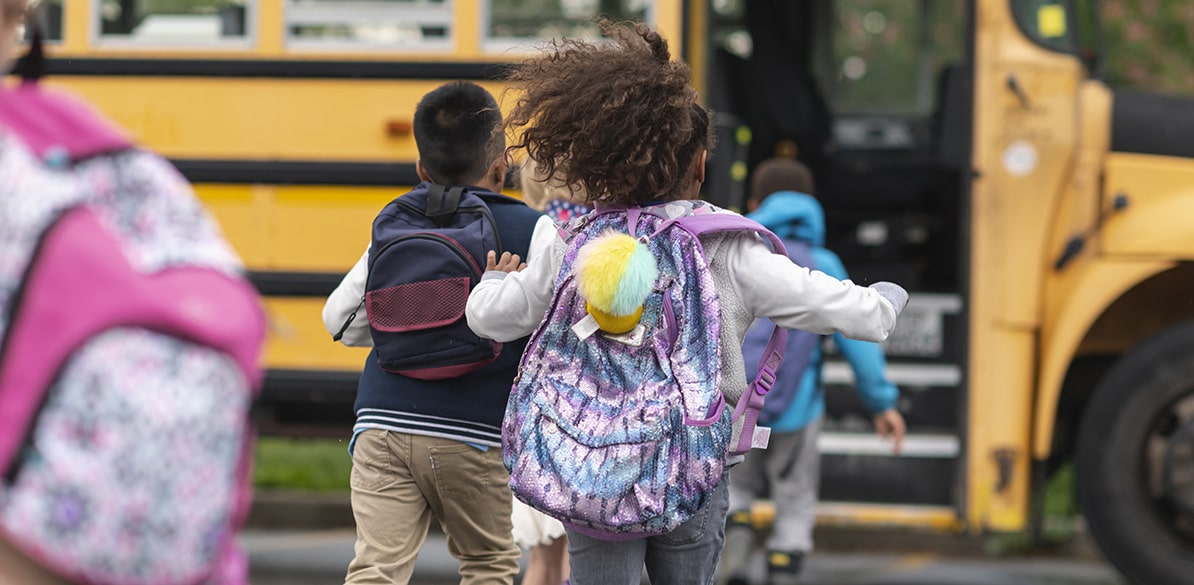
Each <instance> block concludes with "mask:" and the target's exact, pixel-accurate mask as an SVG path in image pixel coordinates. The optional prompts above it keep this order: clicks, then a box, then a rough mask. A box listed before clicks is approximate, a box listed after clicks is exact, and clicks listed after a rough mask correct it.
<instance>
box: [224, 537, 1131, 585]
mask: <svg viewBox="0 0 1194 585" xmlns="http://www.w3.org/2000/svg"><path fill="white" fill-rule="evenodd" d="M354 538H355V534H354V532H353V531H352V530H344V529H339V530H327V531H314V532H310V531H297V532H296V531H249V532H247V533H245V534H244V535H242V538H241V541H242V543H243V544H244V546H245V549H246V551H247V552H248V554H249V559H250V567H251V568H252V571H253V583H254V585H314V584H316V583H322V584H326V583H338V582H341V581H342V580H343V578H344V570H345V568H346V567H347V566H348V562H349V561H350V560H351V559H352V555H353V550H352V547H353V542H354ZM755 560H756V563H755V565H754V567H753V569H754V570H753V572H754V574H755V578H756V580H759V582H761V579H762V576H763V575H762V573H763V569H764V567H763V564H762V563H763V559H762V556H761V555H760V556H759V557H757V558H756V559H755ZM525 561H526V559H525V557H524V559H523V562H524V566H525ZM456 567H457V564H456V560H455V559H454V558H452V556H451V555H450V554H449V553H448V550H447V545H446V542H445V539H444V536H443V535H442V534H440V533H438V532H433V533H432V534H430V535H429V536H428V539H427V543H426V544H425V545H424V547H423V550H422V551H421V552H420V554H419V558H418V560H417V561H416V563H415V577H414V581H413V583H414V584H415V585H441V584H448V583H456V582H457V581H458V579H459V577H458V575H457V572H456ZM805 577H806V579H805V582H806V583H807V584H808V585H830V584H833V585H1122V584H1121V582H1120V581H1119V580H1118V578H1117V577H1116V575H1115V574H1114V572H1113V571H1112V570H1111V569H1110V568H1108V567H1107V566H1106V565H1105V564H1103V563H1099V562H1091V561H1079V560H1070V559H1049V558H1019V559H1016V558H1005V559H974V558H955V557H947V556H944V555H942V554H941V553H940V552H936V551H934V552H928V551H922V552H920V553H904V554H892V553H878V552H874V553H872V552H867V553H860V552H853V553H843V552H834V551H825V550H818V551H817V552H816V553H814V554H813V555H812V556H811V557H810V559H809V561H808V564H807V565H806V570H805ZM643 583H644V584H646V583H648V582H647V580H646V579H645V578H644V580H643Z"/></svg>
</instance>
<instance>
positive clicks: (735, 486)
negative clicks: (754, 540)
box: [730, 418, 821, 553]
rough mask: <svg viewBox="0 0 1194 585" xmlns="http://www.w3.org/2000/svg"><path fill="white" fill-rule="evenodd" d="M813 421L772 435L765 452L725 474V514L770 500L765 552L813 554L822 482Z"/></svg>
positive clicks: (818, 428) (817, 432)
mask: <svg viewBox="0 0 1194 585" xmlns="http://www.w3.org/2000/svg"><path fill="white" fill-rule="evenodd" d="M820 435H821V419H820V418H818V419H816V420H814V421H813V422H811V423H809V424H808V426H806V427H804V428H803V429H800V430H798V431H795V432H791V433H775V432H773V433H771V440H770V443H769V444H768V446H767V448H766V449H754V450H752V451H751V452H750V453H747V454H746V460H745V461H743V462H742V463H740V464H738V465H736V466H734V467H733V469H731V470H730V514H731V515H733V513H734V512H736V511H739V510H747V509H750V506H751V504H752V503H754V501H755V500H758V499H762V498H768V497H770V499H771V501H772V502H773V503H774V504H775V524H774V526H773V527H772V530H771V536H769V537H768V538H767V550H770V551H787V552H791V551H800V552H805V553H807V552H809V551H812V550H813V524H814V523H815V522H816V517H817V489H818V488H819V487H820V483H821V455H820V453H819V452H818V451H817V438H818V437H819V436H820Z"/></svg>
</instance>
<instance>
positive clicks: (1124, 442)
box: [1075, 321, 1194, 585]
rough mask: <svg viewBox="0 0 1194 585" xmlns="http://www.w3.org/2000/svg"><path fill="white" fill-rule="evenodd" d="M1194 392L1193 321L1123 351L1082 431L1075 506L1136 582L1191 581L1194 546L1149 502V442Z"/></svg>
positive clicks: (1193, 581)
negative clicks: (1161, 421)
mask: <svg viewBox="0 0 1194 585" xmlns="http://www.w3.org/2000/svg"><path fill="white" fill-rule="evenodd" d="M1191 393H1194V321H1192V322H1184V323H1180V324H1178V325H1174V326H1172V327H1169V328H1167V329H1165V330H1163V331H1162V332H1160V333H1158V334H1156V335H1154V336H1153V337H1152V338H1150V339H1148V340H1146V341H1145V342H1144V343H1142V344H1140V345H1138V346H1137V347H1135V348H1133V349H1132V350H1131V351H1129V352H1128V353H1126V354H1125V355H1124V356H1123V357H1122V358H1121V359H1120V360H1119V361H1118V362H1116V364H1115V365H1114V366H1112V368H1111V370H1110V371H1108V373H1107V375H1106V376H1105V377H1103V379H1102V381H1101V382H1100V383H1099V384H1098V386H1097V387H1096V388H1095V391H1094V395H1093V397H1092V398H1091V401H1090V403H1089V404H1088V406H1087V408H1086V412H1085V414H1084V415H1083V418H1082V426H1081V428H1080V430H1079V435H1078V445H1077V451H1076V461H1075V467H1076V475H1077V483H1078V485H1077V488H1078V501H1079V504H1080V506H1081V509H1082V511H1083V514H1084V515H1085V517H1086V522H1087V524H1088V526H1089V528H1090V532H1091V535H1092V536H1093V537H1094V540H1095V542H1096V543H1097V544H1098V545H1099V548H1100V549H1101V550H1102V552H1103V554H1104V555H1105V556H1106V557H1107V559H1108V560H1109V561H1110V562H1111V564H1112V565H1114V566H1115V567H1116V568H1117V569H1119V571H1120V572H1122V573H1123V574H1124V576H1126V577H1127V578H1128V579H1129V580H1130V581H1131V582H1132V583H1135V584H1136V585H1160V584H1162V583H1166V584H1172V585H1179V584H1194V545H1192V544H1191V543H1190V542H1189V541H1187V540H1183V539H1182V537H1181V536H1180V535H1178V534H1175V533H1174V530H1173V529H1171V528H1170V527H1168V526H1166V525H1165V524H1164V522H1163V521H1162V519H1161V515H1160V514H1159V512H1158V510H1157V508H1156V507H1155V504H1154V503H1153V502H1151V501H1150V497H1149V495H1148V491H1147V486H1146V482H1147V481H1148V479H1147V477H1146V475H1145V474H1146V473H1147V470H1148V469H1149V467H1148V465H1149V461H1148V460H1147V459H1148V458H1147V457H1146V455H1145V442H1146V440H1147V439H1148V438H1149V437H1150V436H1151V433H1152V432H1153V428H1154V426H1155V425H1156V422H1157V421H1158V420H1159V417H1160V416H1161V415H1163V414H1165V413H1167V412H1168V411H1169V409H1170V407H1171V406H1172V405H1173V404H1174V403H1175V402H1176V401H1178V400H1179V399H1181V398H1182V397H1183V396H1188V395H1190V394H1191Z"/></svg>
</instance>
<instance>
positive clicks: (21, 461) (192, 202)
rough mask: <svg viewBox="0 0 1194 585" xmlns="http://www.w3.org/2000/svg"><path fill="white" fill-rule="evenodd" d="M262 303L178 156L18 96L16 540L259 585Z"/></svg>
mask: <svg viewBox="0 0 1194 585" xmlns="http://www.w3.org/2000/svg"><path fill="white" fill-rule="evenodd" d="M264 335H265V326H264V315H263V312H262V309H261V306H260V303H259V298H258V296H257V293H256V291H255V290H254V289H253V288H252V286H251V285H249V284H248V282H247V281H246V280H245V279H244V278H243V275H242V268H241V265H240V263H239V260H238V259H237V257H236V255H235V253H234V252H233V251H232V249H231V248H230V247H229V246H228V244H227V243H226V242H225V240H224V239H223V237H222V236H221V235H220V232H219V229H218V227H217V225H216V223H215V222H214V221H213V220H212V219H211V217H210V216H208V214H207V213H206V212H205V211H204V209H203V208H202V207H201V205H200V203H199V202H198V200H197V199H196V198H195V197H194V194H193V193H192V191H191V188H190V186H189V185H188V184H187V183H186V181H185V180H183V178H182V177H181V176H180V175H179V174H178V173H177V171H175V170H174V169H173V167H171V166H170V165H169V164H168V163H167V162H166V161H164V160H162V159H161V158H159V157H157V156H155V155H153V154H150V153H148V152H146V151H144V150H141V149H139V148H136V147H134V146H131V145H130V143H129V141H128V140H127V139H126V138H125V137H124V135H123V134H122V133H121V132H119V131H118V130H116V129H114V128H113V127H112V126H110V125H109V124H108V123H107V122H105V121H103V120H101V119H99V118H98V117H97V116H96V115H95V114H94V113H92V111H91V110H90V109H89V108H88V107H87V106H85V105H83V104H82V103H81V102H79V101H76V100H75V99H73V98H68V97H66V96H64V95H62V94H60V93H51V92H48V91H44V90H42V89H41V88H40V87H39V85H38V84H36V83H34V82H31V81H26V82H25V83H23V84H21V85H20V86H18V87H15V88H12V89H8V88H2V89H0V473H2V474H3V475H2V476H0V539H3V540H5V541H6V543H7V544H8V545H11V546H12V547H13V548H15V549H16V550H18V551H20V552H22V553H23V554H24V555H25V556H27V557H29V558H30V559H32V560H33V561H34V562H36V563H37V564H39V565H41V566H42V567H44V568H46V569H47V570H49V571H50V572H52V573H54V574H56V575H58V576H60V577H62V578H64V579H67V580H70V581H72V582H76V583H84V584H94V585H190V584H198V583H210V584H220V585H243V584H245V583H247V563H246V562H245V559H244V556H243V554H242V553H241V551H240V550H239V549H238V546H237V543H236V539H235V536H236V531H237V529H238V528H239V526H240V524H241V523H242V521H243V520H244V518H245V516H246V514H247V511H248V507H249V502H250V485H251V484H250V480H251V474H250V468H251V455H252V446H253V437H254V434H253V427H252V425H251V423H250V420H249V412H250V407H251V404H252V401H253V397H254V396H255V394H256V392H257V390H258V388H259V385H260V377H261V376H260V370H259V367H258V363H257V360H258V355H259V352H260V349H261V346H262V343H263V340H264Z"/></svg>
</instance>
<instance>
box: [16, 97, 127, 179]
mask: <svg viewBox="0 0 1194 585" xmlns="http://www.w3.org/2000/svg"><path fill="white" fill-rule="evenodd" d="M0 126H3V127H4V128H6V129H7V130H8V131H10V132H12V133H13V134H16V136H17V137H18V138H20V140H21V141H22V142H24V143H25V144H26V145H28V146H29V148H30V149H32V150H33V152H35V153H36V154H37V156H38V157H41V158H43V159H48V158H51V157H56V156H65V157H67V158H68V159H70V160H79V159H82V158H86V157H89V156H92V155H96V154H101V153H104V152H113V151H117V150H123V149H125V148H128V147H130V146H132V141H131V140H129V137H128V136H127V135H126V134H125V133H124V132H122V131H120V130H119V129H118V128H117V127H116V126H115V125H113V124H112V123H110V122H108V121H107V120H106V119H104V118H103V117H102V116H101V115H99V113H98V112H96V111H95V109H94V108H92V107H91V106H89V105H87V104H86V103H85V102H83V101H82V100H79V99H78V98H75V97H73V96H70V95H68V94H64V93H61V92H58V91H53V92H49V91H45V90H44V89H43V88H42V87H41V86H40V85H39V84H37V83H36V82H34V81H25V82H23V83H21V84H20V85H18V86H16V87H15V88H12V89H2V88H0ZM59 149H61V155H59V154H58V153H57V152H55V151H58V150H59Z"/></svg>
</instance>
